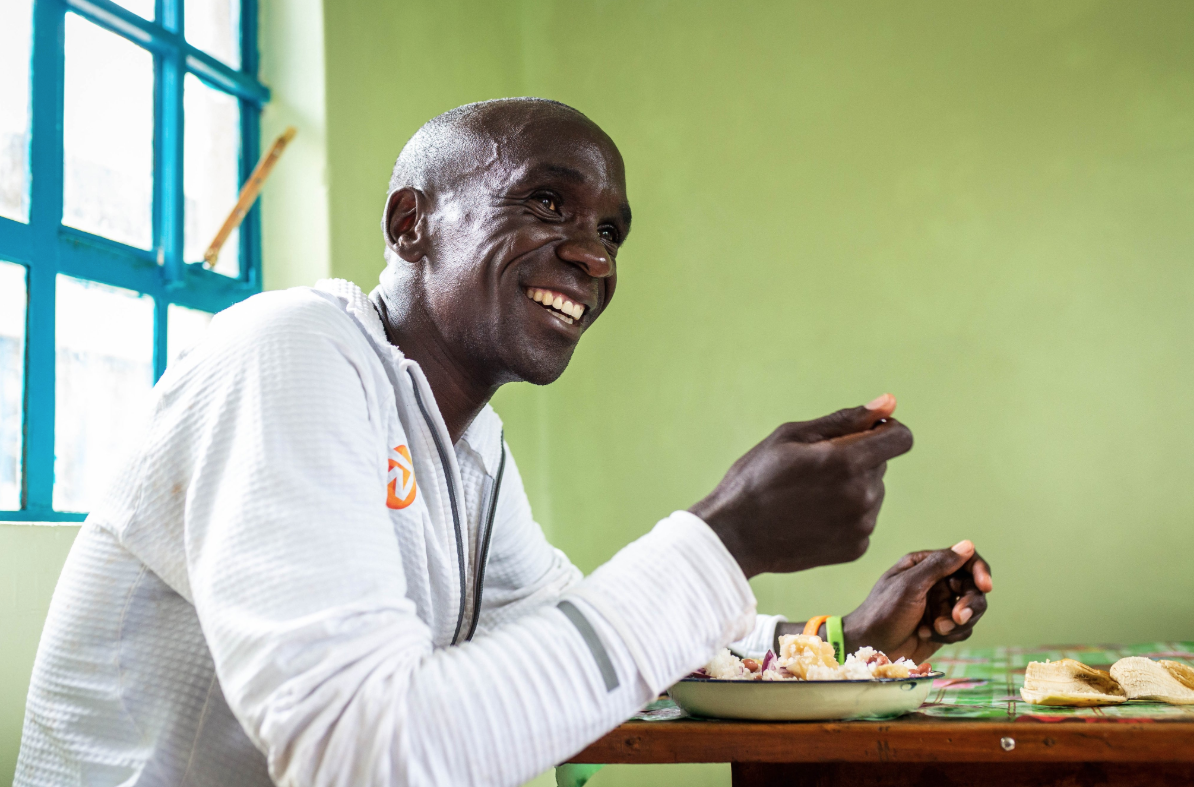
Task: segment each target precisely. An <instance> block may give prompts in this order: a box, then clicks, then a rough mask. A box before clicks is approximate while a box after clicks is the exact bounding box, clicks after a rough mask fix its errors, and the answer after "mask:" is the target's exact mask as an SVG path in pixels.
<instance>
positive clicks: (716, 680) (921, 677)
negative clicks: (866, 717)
mask: <svg viewBox="0 0 1194 787" xmlns="http://www.w3.org/2000/svg"><path fill="white" fill-rule="evenodd" d="M944 677H945V673H944V672H942V671H941V670H933V671H932V672H928V673H926V674H924V675H917V676H915V677H914V676H912V675H909V676H908V677H906V678H871V679H870V680H857V679H855V680H739V679H735V678H691V677H684V678H680V680H678V681H676V683H726V684H739V685H744V686H763V685H768V684H770V685H775V686H825V685H832V684H835V683H848V684H850V685H852V686H859V685H862V686H869V685H873V684H880V685H882V684H891V683H904V682H907V681H913V680H925V679H927V678H932V679H933V680H936V679H937V678H944ZM672 685H673V686H674V685H676V684H675V683H674V684H672Z"/></svg>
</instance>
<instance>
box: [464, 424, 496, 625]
mask: <svg viewBox="0 0 1194 787" xmlns="http://www.w3.org/2000/svg"><path fill="white" fill-rule="evenodd" d="M498 445H499V446H501V449H502V460H501V461H500V462H499V463H498V471H497V479H496V480H495V481H494V483H493V494H492V495H490V498H489V513H488V514H487V515H486V516H485V519H484V522H485V535H484V538H483V539H482V541H481V551H480V552H478V553H477V579H476V582H475V583H474V584H473V622H472V623H470V624H469V627H468V636H466V637H465V638H464V641H465V642H468V641H469V640H471V639H472V638H473V634H476V633H477V623H478V622H480V620H481V593H482V592H484V590H485V564H486V562H488V560H489V540H490V539H491V538H492V537H493V517H494V515H495V514H496V513H497V504H498V495H500V494H501V493H502V475H504V474H505V472H506V430H505V429H503V430H502V434H501V437H499V438H498Z"/></svg>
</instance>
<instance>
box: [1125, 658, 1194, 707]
mask: <svg viewBox="0 0 1194 787" xmlns="http://www.w3.org/2000/svg"><path fill="white" fill-rule="evenodd" d="M1111 677H1112V678H1114V679H1115V680H1116V681H1118V682H1119V685H1120V686H1122V687H1123V689H1124V691H1125V692H1126V693H1127V695H1128V699H1133V700H1152V701H1154V702H1168V703H1169V704H1170V705H1194V669H1191V668H1190V667H1187V666H1186V665H1185V664H1181V663H1179V662H1176V661H1165V660H1162V661H1153V660H1151V659H1146V658H1144V657H1143V656H1129V657H1128V658H1124V659H1120V660H1119V661H1117V662H1115V663H1114V664H1113V665H1111Z"/></svg>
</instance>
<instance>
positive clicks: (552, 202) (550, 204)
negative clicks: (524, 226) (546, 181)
mask: <svg viewBox="0 0 1194 787" xmlns="http://www.w3.org/2000/svg"><path fill="white" fill-rule="evenodd" d="M535 200H536V201H537V202H538V203H539V204H540V205H542V206H543V207H545V208H547V209H548V210H550V211H551V212H552V213H555V212H557V211H558V210H559V207H558V206H557V205H556V199H555V197H553V196H551V195H550V194H541V195H540V196H538V197H535Z"/></svg>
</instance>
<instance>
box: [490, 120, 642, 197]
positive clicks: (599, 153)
mask: <svg viewBox="0 0 1194 787" xmlns="http://www.w3.org/2000/svg"><path fill="white" fill-rule="evenodd" d="M495 153H496V156H495V159H494V161H493V163H494V165H495V166H494V167H493V168H492V169H491V172H492V174H493V175H496V176H497V179H498V180H499V181H501V183H502V185H506V186H517V185H530V183H529V182H530V181H551V182H553V183H557V184H559V185H562V186H573V187H578V188H586V187H587V188H593V189H596V190H597V191H600V192H610V193H611V195H616V196H618V197H620V198H621V199H625V194H626V173H625V169H624V166H623V164H622V156H621V154H620V153H619V152H618V149H617V148H616V147H615V146H614V144H613V142H612V141H611V140H610V139H609V137H607V136H605V134H604V133H603V132H602V131H601V130H600V129H598V128H596V127H595V126H592V125H590V124H588V123H587V122H585V121H583V120H582V119H580V118H577V119H575V120H574V119H571V118H539V119H533V120H529V121H524V122H523V123H520V124H517V125H516V126H515V127H514V128H512V129H510V130H509V131H508V132H507V133H504V134H503V135H502V139H501V140H500V142H499V143H498V144H497V145H496V148H495Z"/></svg>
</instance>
